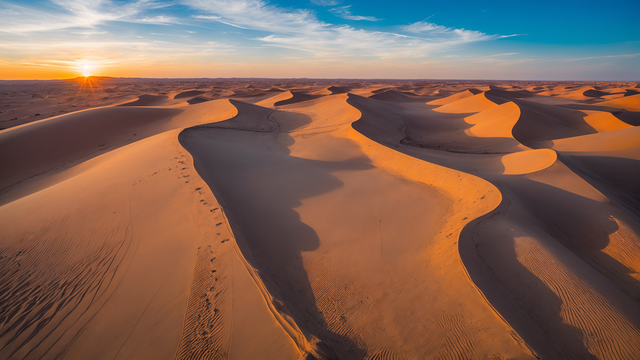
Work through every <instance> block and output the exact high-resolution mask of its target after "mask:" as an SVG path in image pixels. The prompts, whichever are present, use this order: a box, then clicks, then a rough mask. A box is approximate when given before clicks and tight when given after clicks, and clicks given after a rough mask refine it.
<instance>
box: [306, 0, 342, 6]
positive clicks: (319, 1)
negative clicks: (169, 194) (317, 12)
mask: <svg viewBox="0 0 640 360" xmlns="http://www.w3.org/2000/svg"><path fill="white" fill-rule="evenodd" d="M311 2H312V3H314V4H316V5H322V6H336V5H338V4H340V3H342V0H311Z"/></svg>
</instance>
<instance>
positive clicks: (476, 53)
mask: <svg viewBox="0 0 640 360" xmlns="http://www.w3.org/2000/svg"><path fill="white" fill-rule="evenodd" d="M638 15H640V1H637V0H634V1H631V0H629V1H617V2H615V4H614V5H607V4H606V3H604V2H601V1H598V2H596V1H536V2H517V1H456V2H444V1H402V0H398V1H395V2H391V1H379V0H370V1H354V0H351V1H349V0H300V1H292V0H280V1H275V0H274V1H265V0H133V1H124V0H21V1H6V0H0V68H1V70H0V78H2V79H10V78H60V77H67V76H74V75H78V74H79V73H82V72H86V71H89V70H90V72H91V73H92V74H96V75H110V76H127V77H134V76H135V77H137V76H140V77H308V78H316V77H317V78H397V79H506V80H620V81H635V80H640V35H639V34H640V31H639V29H638V26H637V21H638V20H637V19H638Z"/></svg>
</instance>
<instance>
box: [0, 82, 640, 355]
mask: <svg viewBox="0 0 640 360" xmlns="http://www.w3.org/2000/svg"><path fill="white" fill-rule="evenodd" d="M119 81H120V80H113V83H114V84H116V85H117V84H118V82H119ZM145 81H147V80H145ZM145 81H142V80H140V83H125V82H122V92H121V93H118V95H117V96H114V97H113V99H120V100H121V101H120V102H122V101H124V99H127V98H128V99H131V98H133V97H134V94H132V93H131V92H130V91H132V89H139V90H140V92H138V94H146V95H135V96H136V97H138V100H135V101H129V102H127V103H125V104H122V105H126V106H106V107H98V108H95V109H90V110H84V111H78V112H74V113H71V114H63V115H60V116H52V117H49V118H47V119H45V120H41V121H33V120H29V119H27V120H25V119H26V118H25V119H22V120H20V119H19V121H27V123H25V124H24V125H20V126H13V127H12V128H9V129H5V130H2V131H0V153H1V154H3V155H4V156H0V174H1V175H0V189H2V190H0V229H2V231H1V232H0V358H6V359H36V358H37V359H61V358H65V359H171V358H174V359H205V358H206V359H534V358H544V359H637V358H640V330H639V328H640V275H639V274H640V188H639V187H638V184H640V172H639V169H640V166H638V164H640V133H639V132H638V129H639V128H638V127H635V126H633V125H632V124H633V119H635V116H636V114H638V113H640V110H639V109H640V108H639V107H638V106H637V105H638V99H639V98H638V96H640V95H638V94H636V93H634V92H633V91H630V90H633V88H634V86H635V83H633V84H631V83H595V84H594V83H575V84H571V83H536V82H519V83H508V82H469V81H373V80H372V81H361V82H356V81H348V82H347V81H335V82H333V81H325V80H255V81H254V80H252V81H251V82H248V81H247V80H226V81H223V80H217V79H216V80H193V81H186V80H175V82H172V81H163V82H154V81H152V80H148V82H145ZM107 83H108V82H107V81H106V80H105V82H103V85H104V86H106V84H107ZM115 88H116V87H114V89H115ZM125 88H126V89H125ZM185 89H211V90H206V91H201V90H186V91H185ZM114 91H116V90H114ZM118 91H119V90H118ZM34 92H35V91H34V90H30V93H34ZM85 96H87V97H90V96H93V95H89V94H87V95H85ZM16 99H18V100H16V101H17V102H15V104H14V105H11V106H16V107H18V106H19V104H28V101H30V100H29V98H28V97H26V96H25V97H24V98H23V97H18V96H16ZM53 99H54V98H53V97H52V98H51V99H50V102H51V104H49V105H47V106H50V107H52V108H53V106H54V100H53ZM20 101H22V103H21V102H20ZM56 101H57V100H56ZM96 101H97V100H96ZM12 104H13V103H12ZM95 104H100V103H99V102H96V103H95ZM114 105H115V102H114ZM24 106H26V105H24ZM12 113H14V114H17V113H18V112H17V111H15V112H12ZM629 119H632V120H631V121H630V120H629ZM0 120H1V119H0ZM11 121H12V122H11V124H13V123H14V122H16V120H11ZM19 121H18V122H16V123H19Z"/></svg>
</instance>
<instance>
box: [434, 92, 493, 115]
mask: <svg viewBox="0 0 640 360" xmlns="http://www.w3.org/2000/svg"><path fill="white" fill-rule="evenodd" d="M495 106H498V104H496V103H495V102H493V101H491V100H489V99H488V98H487V97H486V96H485V93H479V94H476V95H473V96H469V97H465V98H462V99H460V100H456V101H453V102H450V103H447V104H445V105H442V106H440V107H437V108H435V109H433V111H437V112H442V113H451V114H462V113H474V112H479V111H482V110H486V109H489V108H492V107H495Z"/></svg>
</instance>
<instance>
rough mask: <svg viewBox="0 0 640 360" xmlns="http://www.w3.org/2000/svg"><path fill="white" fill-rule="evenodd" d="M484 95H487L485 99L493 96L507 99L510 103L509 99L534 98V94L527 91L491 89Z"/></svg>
mask: <svg viewBox="0 0 640 360" xmlns="http://www.w3.org/2000/svg"><path fill="white" fill-rule="evenodd" d="M485 95H487V98H488V97H489V96H494V97H498V98H503V99H508V100H509V101H510V100H511V99H523V98H528V97H534V96H536V93H534V92H531V91H529V90H500V89H494V88H493V87H492V89H490V90H488V91H485Z"/></svg>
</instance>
